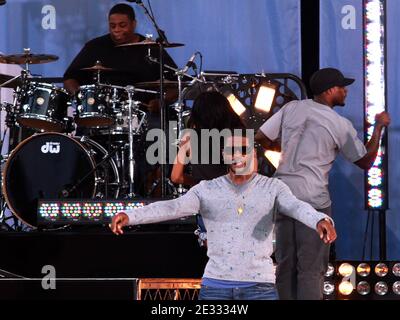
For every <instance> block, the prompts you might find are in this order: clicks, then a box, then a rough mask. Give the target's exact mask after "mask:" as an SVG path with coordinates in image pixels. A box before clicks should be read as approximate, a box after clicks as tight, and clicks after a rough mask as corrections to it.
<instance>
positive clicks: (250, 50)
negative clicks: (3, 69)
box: [0, 0, 301, 76]
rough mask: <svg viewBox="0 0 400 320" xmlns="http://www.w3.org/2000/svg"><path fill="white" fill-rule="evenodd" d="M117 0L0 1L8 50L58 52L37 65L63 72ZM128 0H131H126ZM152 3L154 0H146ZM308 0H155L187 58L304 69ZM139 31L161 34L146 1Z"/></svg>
mask: <svg viewBox="0 0 400 320" xmlns="http://www.w3.org/2000/svg"><path fill="white" fill-rule="evenodd" d="M120 2H121V3H122V2H124V1H110V0H68V1H63V0H12V1H7V4H6V5H5V6H2V7H0V51H2V52H4V53H6V54H13V53H20V52H22V50H23V48H27V47H29V48H31V49H32V52H34V53H47V54H55V55H58V56H59V57H60V59H59V60H58V61H57V62H54V63H50V64H44V65H39V66H34V67H33V68H32V70H33V72H34V73H38V74H41V75H43V76H61V75H62V74H63V72H64V70H65V69H66V67H67V66H68V64H69V63H70V62H71V60H72V59H73V57H74V56H75V55H76V54H77V53H78V51H79V50H80V48H81V47H82V46H83V44H84V43H85V42H86V41H88V40H90V39H92V38H94V37H97V36H100V35H103V34H105V33H107V32H108V31H107V29H108V25H107V14H108V11H109V9H110V8H111V7H112V6H113V5H114V4H116V3H120ZM124 3H127V2H126V1H125V2H124ZM144 3H145V4H146V5H147V0H146V1H144ZM299 3H300V0H268V1H265V0H252V1H251V2H249V1H242V0H217V1H215V0H151V5H152V7H153V11H154V14H155V16H156V19H157V21H158V23H159V25H160V27H161V29H164V30H165V32H166V35H167V37H168V40H169V41H170V42H182V43H184V44H185V46H184V47H181V48H174V49H169V52H170V54H171V55H172V57H173V58H174V59H175V61H176V62H177V64H178V65H179V66H182V65H184V64H185V63H186V61H187V59H188V58H189V57H190V56H191V54H192V53H193V52H195V51H200V52H201V53H202V54H203V57H204V68H205V69H208V70H210V69H211V70H233V71H238V72H241V73H256V72H261V71H265V72H288V73H294V74H296V75H298V76H299V75H300V74H301V70H300V63H301V56H300V4H299ZM131 5H132V6H133V7H134V9H135V11H136V14H137V20H138V31H139V32H140V33H142V34H153V36H154V38H156V37H157V34H156V32H155V30H154V28H153V27H152V24H151V22H150V21H149V19H148V18H147V17H146V16H145V14H144V11H143V9H142V8H141V7H139V6H137V5H136V4H133V3H132V4H131Z"/></svg>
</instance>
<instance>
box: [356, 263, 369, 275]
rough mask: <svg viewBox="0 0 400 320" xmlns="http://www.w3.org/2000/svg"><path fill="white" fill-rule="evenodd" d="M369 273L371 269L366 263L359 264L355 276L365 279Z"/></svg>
mask: <svg viewBox="0 0 400 320" xmlns="http://www.w3.org/2000/svg"><path fill="white" fill-rule="evenodd" d="M370 273H371V267H370V266H369V264H367V263H360V264H359V265H358V267H357V274H358V275H359V276H361V277H367V276H369V274H370Z"/></svg>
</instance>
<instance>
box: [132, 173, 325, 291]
mask: <svg viewBox="0 0 400 320" xmlns="http://www.w3.org/2000/svg"><path fill="white" fill-rule="evenodd" d="M277 210H279V212H280V213H283V214H286V215H288V216H290V217H292V218H295V219H297V220H299V221H301V222H303V223H304V224H306V225H307V226H309V227H310V228H313V229H316V225H317V223H318V221H320V220H321V219H323V218H328V216H326V215H325V214H323V213H320V212H317V211H316V210H315V209H313V208H312V207H311V206H310V205H309V204H307V203H305V202H302V201H300V200H298V199H297V198H296V197H294V196H293V194H292V193H291V191H290V189H289V188H288V187H287V186H286V185H285V184H284V183H283V182H282V181H280V180H278V179H275V178H268V177H265V176H262V175H259V174H254V175H253V176H252V178H251V179H250V180H249V181H247V182H246V183H244V184H242V185H235V184H234V183H232V181H231V179H230V178H229V177H228V176H222V177H219V178H216V179H213V180H209V181H202V182H200V183H199V184H198V185H196V186H194V187H193V188H191V189H190V190H189V191H188V192H187V193H186V194H185V195H184V196H182V197H180V198H177V199H174V200H168V201H160V202H155V203H152V204H149V205H147V206H145V207H142V208H138V209H133V210H129V211H127V212H126V213H127V215H128V216H129V224H131V225H132V224H144V223H153V222H160V221H167V220H171V219H177V218H181V217H185V216H189V215H193V214H196V213H198V212H201V215H202V217H203V220H204V224H205V227H206V229H207V233H208V234H207V246H208V248H207V255H208V257H209V260H208V263H207V266H206V268H205V272H204V277H207V278H212V279H221V280H233V281H249V282H272V283H274V282H275V274H274V269H273V262H272V259H271V254H272V249H273V247H272V231H273V226H274V215H275V212H276V211H277ZM321 241H322V240H321ZM182 254H183V255H184V254H185V253H184V252H182Z"/></svg>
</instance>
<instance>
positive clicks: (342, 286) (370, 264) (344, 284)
mask: <svg viewBox="0 0 400 320" xmlns="http://www.w3.org/2000/svg"><path fill="white" fill-rule="evenodd" d="M333 266H334V267H335V270H336V272H335V273H334V274H333V276H329V277H328V276H327V274H325V279H324V290H323V293H324V299H325V300H335V299H338V300H349V299H350V300H382V299H384V300H400V279H399V277H398V276H397V275H396V273H397V272H398V271H399V270H400V262H399V261H362V262H361V261H336V262H334V263H333ZM352 267H353V270H354V272H351V270H352ZM355 267H356V268H355ZM329 283H332V284H333V285H334V287H335V292H334V293H332V294H328V292H329V291H328V290H327V289H328V288H330V287H329V286H328V284H329ZM325 287H326V288H325Z"/></svg>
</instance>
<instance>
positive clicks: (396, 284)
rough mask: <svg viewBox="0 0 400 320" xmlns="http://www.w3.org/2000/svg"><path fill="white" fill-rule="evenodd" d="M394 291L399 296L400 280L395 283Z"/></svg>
mask: <svg viewBox="0 0 400 320" xmlns="http://www.w3.org/2000/svg"><path fill="white" fill-rule="evenodd" d="M392 289H393V292H394V293H395V294H397V295H398V296H400V281H396V282H395V283H393V287H392Z"/></svg>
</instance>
